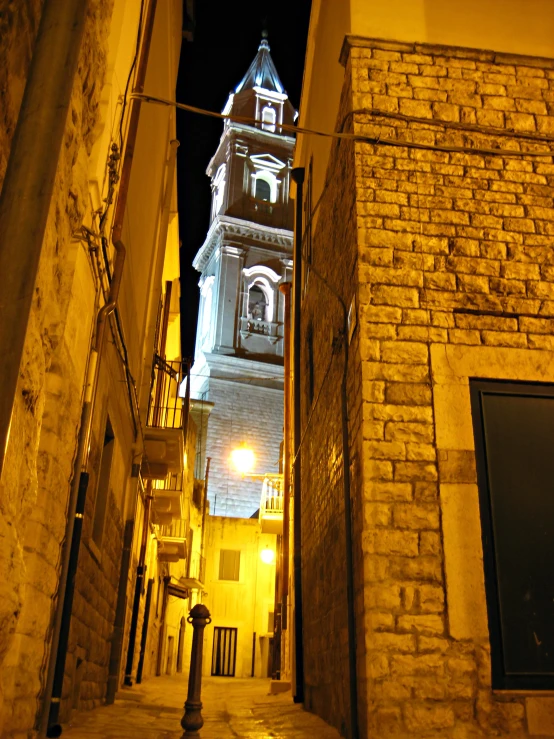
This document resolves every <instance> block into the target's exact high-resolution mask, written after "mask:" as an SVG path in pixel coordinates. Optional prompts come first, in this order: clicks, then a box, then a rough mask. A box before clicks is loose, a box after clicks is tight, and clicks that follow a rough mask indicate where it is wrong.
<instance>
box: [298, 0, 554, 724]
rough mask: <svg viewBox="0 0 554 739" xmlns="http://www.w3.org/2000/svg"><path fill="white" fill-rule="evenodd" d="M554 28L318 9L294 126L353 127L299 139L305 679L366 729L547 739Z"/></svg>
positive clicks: (484, 7) (516, 6)
mask: <svg viewBox="0 0 554 739" xmlns="http://www.w3.org/2000/svg"><path fill="white" fill-rule="evenodd" d="M553 24H554V15H553V11H552V6H551V4H550V3H547V2H541V1H540V0H536V2H531V3H524V2H518V0H514V1H513V2H509V3H502V4H499V3H496V2H494V1H493V0H491V1H490V2H479V3H473V2H464V3H461V2H460V3H458V2H450V3H440V2H434V1H433V0H424V1H423V2H418V3H411V2H403V1H402V0H397V1H396V2H387V3H384V2H383V3H382V2H379V1H376V2H373V3H370V4H368V3H362V2H358V1H357V0H352V1H351V2H349V3H342V4H340V7H339V6H338V4H336V3H333V2H326V1H325V0H319V1H317V2H314V3H313V5H312V19H311V25H310V33H309V39H308V51H307V59H306V70H305V77H304V88H303V96H302V102H301V106H300V125H301V126H305V127H306V128H317V129H319V130H323V131H328V132H329V133H331V132H333V131H335V132H336V133H338V134H342V137H340V138H339V136H335V137H333V136H329V137H328V138H316V137H311V136H309V135H307V134H300V135H299V142H298V145H297V150H296V154H295V165H297V166H300V167H304V168H305V174H306V184H305V187H304V203H305V208H306V210H307V212H308V214H310V216H311V215H312V214H313V211H314V207H315V204H316V203H317V202H318V200H319V198H320V197H321V204H320V205H319V208H318V210H317V213H316V214H315V215H314V220H313V223H312V228H309V229H308V228H305V230H304V243H303V253H304V259H305V261H304V264H303V268H302V276H303V279H304V284H305V290H304V295H303V302H302V304H301V307H300V310H301V312H302V328H301V336H300V337H298V336H296V337H295V348H296V349H297V350H299V351H300V352H301V363H302V372H303V374H302V377H300V378H298V377H297V378H295V381H297V382H300V383H301V388H302V408H301V417H302V428H303V429H305V428H306V424H307V421H308V418H311V423H310V426H309V429H308V430H307V432H306V435H305V439H304V443H303V446H302V450H301V455H302V480H301V489H302V595H303V599H302V602H303V619H304V620H303V641H304V680H303V685H304V697H305V704H306V706H307V707H308V708H309V709H311V710H314V711H316V712H317V713H319V714H320V715H322V716H323V717H324V718H325V719H327V720H328V721H330V722H331V723H333V724H335V725H336V726H337V727H338V728H339V729H341V730H342V731H343V732H344V734H345V735H346V736H349V737H351V736H360V737H367V736H372V737H385V736H387V737H406V736H410V737H417V736H425V737H432V736H436V737H452V738H454V737H489V736H493V735H494V736H513V737H528V736H552V735H554V704H553V699H552V697H551V692H550V691H551V690H552V687H553V685H552V674H553V672H554V662H553V659H554V651H553V649H552V641H551V635H550V633H551V632H550V630H549V628H548V624H549V623H550V622H551V617H552V606H551V602H552V597H553V591H552V579H551V575H550V567H549V565H547V562H549V561H550V558H551V555H552V537H551V532H552V525H553V521H554V517H553V515H552V508H551V503H550V500H551V497H550V493H549V487H548V480H549V479H550V456H551V455H550V454H549V453H548V451H547V450H548V449H549V447H550V445H551V443H552V423H553V410H552V399H551V398H552V387H553V383H554V371H553V368H554V361H553V360H554V355H553V354H552V349H553V346H554V345H553V338H552V335H553V333H554V324H553V322H552V315H554V314H553V312H552V305H553V303H552V299H553V297H554V286H553V283H552V272H551V267H550V264H551V262H552V227H551V223H552V218H553V214H554V209H553V202H554V201H553V198H554V189H553V186H554V182H553V180H552V174H553V172H554V169H553V161H554V160H553V150H552V132H553V131H554V120H553V118H552V112H553V109H552V96H553V94H554V92H553V84H554V80H553V77H554V71H553V70H554V46H553V45H552V37H551V30H552V26H553ZM322 278H323V279H322ZM322 304H325V305H327V306H329V308H328V309H327V310H325V311H322V310H321V306H322ZM345 316H347V318H346V317H345ZM345 344H346V347H347V349H348V356H347V357H346V356H345ZM345 362H347V364H346V369H345ZM345 372H346V381H347V384H346V394H345V396H346V397H344V396H341V392H340V388H341V383H342V380H343V377H344V373H345ZM345 411H346V413H347V418H348V435H347V439H348V442H347V444H346V445H345V443H344V436H343V428H342V425H341V419H343V418H344V412H345ZM345 459H349V464H347V465H346V469H345V464H344V462H345ZM346 478H347V479H346ZM345 483H349V488H348V487H347V486H346V487H345ZM345 490H346V492H345ZM345 495H346V496H347V498H345ZM345 503H348V504H349V505H350V506H351V509H352V513H351V516H348V506H346V511H347V512H346V516H345ZM350 557H351V559H352V569H351V570H350V569H349V567H348V561H349V559H350ZM352 644H353V645H354V649H353V650H352V649H349V645H352ZM356 725H357V726H358V729H356Z"/></svg>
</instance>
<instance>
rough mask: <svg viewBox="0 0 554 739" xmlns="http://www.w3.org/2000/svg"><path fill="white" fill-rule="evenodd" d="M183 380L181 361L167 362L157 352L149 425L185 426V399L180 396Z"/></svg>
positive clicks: (173, 427) (162, 426)
mask: <svg viewBox="0 0 554 739" xmlns="http://www.w3.org/2000/svg"><path fill="white" fill-rule="evenodd" d="M182 381H183V373H182V367H181V362H180V361H175V362H166V361H165V359H162V358H161V357H160V356H158V355H157V354H156V355H155V357H154V365H153V368H152V382H151V385H150V402H149V404H148V416H147V420H146V425H147V426H151V427H152V428H170V429H180V428H183V399H182V398H180V397H179V387H180V384H181V382H182Z"/></svg>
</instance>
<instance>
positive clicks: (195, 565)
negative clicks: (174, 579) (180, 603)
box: [179, 552, 206, 590]
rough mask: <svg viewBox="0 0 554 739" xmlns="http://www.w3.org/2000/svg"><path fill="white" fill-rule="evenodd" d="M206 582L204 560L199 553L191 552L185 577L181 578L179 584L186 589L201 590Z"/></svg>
mask: <svg viewBox="0 0 554 739" xmlns="http://www.w3.org/2000/svg"><path fill="white" fill-rule="evenodd" d="M205 581H206V558H205V557H202V556H201V555H200V552H192V554H191V555H190V559H189V563H188V568H187V576H186V577H182V578H181V579H180V580H179V583H180V584H181V585H183V586H184V587H186V588H191V589H193V590H194V589H195V590H203V589H204V583H205Z"/></svg>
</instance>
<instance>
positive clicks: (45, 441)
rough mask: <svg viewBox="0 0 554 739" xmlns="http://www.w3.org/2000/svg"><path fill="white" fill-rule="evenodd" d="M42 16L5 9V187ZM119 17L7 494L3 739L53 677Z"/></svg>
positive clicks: (86, 109) (71, 125)
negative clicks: (95, 180) (100, 148)
mask: <svg viewBox="0 0 554 739" xmlns="http://www.w3.org/2000/svg"><path fill="white" fill-rule="evenodd" d="M40 6H41V4H40V3H39V2H30V1H29V2H8V1H6V2H3V3H2V7H1V8H0V25H1V35H2V44H1V47H2V49H1V52H0V53H1V55H2V58H1V60H0V61H2V64H0V67H1V72H0V75H1V86H2V90H3V95H2V99H1V102H0V121H1V125H0V176H1V177H3V175H4V172H5V167H6V164H7V160H8V157H9V149H10V145H11V138H12V136H13V132H14V130H15V125H16V122H17V115H18V112H19V105H20V103H21V97H22V94H23V90H24V86H25V79H26V75H27V70H28V66H29V62H30V58H31V55H32V50H33V43H34V38H35V34H36V30H37V28H38V23H39V19H40ZM111 9H112V3H111V2H97V1H94V2H92V3H90V7H89V11H88V16H87V23H86V28H85V35H84V40H83V44H82V48H81V54H80V59H79V67H78V71H77V76H76V79H75V83H74V87H73V95H72V100H71V109H70V112H69V114H68V120H67V126H66V132H65V135H64V140H63V144H62V150H61V156H60V160H59V164H58V171H57V174H56V181H55V187H54V196H53V200H52V204H51V208H50V214H49V217H48V223H47V229H46V234H45V239H44V245H43V252H42V257H41V263H40V267H39V273H38V278H37V283H36V288H35V300H34V304H33V309H32V313H31V317H30V323H29V328H28V332H27V339H26V343H25V349H24V356H23V361H22V365H21V369H20V380H19V389H18V392H17V397H16V404H15V408H14V415H13V418H12V426H11V433H10V444H9V447H8V454H7V457H6V464H5V474H4V476H3V480H2V489H1V490H0V541H1V545H0V555H1V556H0V663H2V683H1V688H0V716H1V717H2V719H1V721H0V723H2V727H3V728H1V730H2V735H3V736H11V735H12V733H14V732H15V733H17V731H23V730H30V729H31V728H32V726H33V723H34V720H35V713H36V710H37V707H38V700H37V699H38V698H39V696H40V693H41V689H42V687H43V684H44V678H45V667H46V660H47V645H48V635H49V628H50V618H51V606H52V599H53V597H54V596H55V593H56V587H57V572H58V566H59V551H60V550H59V546H60V543H61V541H62V538H63V535H64V525H65V509H66V505H67V495H68V492H69V480H70V477H71V474H72V458H73V455H74V450H75V441H76V432H77V426H78V423H79V415H80V400H81V390H82V386H83V375H84V359H85V358H86V354H87V351H88V346H89V340H90V331H91V323H89V322H88V321H87V320H83V317H84V316H90V317H91V318H92V307H93V304H94V290H93V288H92V280H91V277H90V271H89V272H88V274H87V270H88V264H87V259H86V257H84V260H83V256H82V254H81V252H80V250H81V247H80V246H77V245H76V244H75V243H72V242H71V239H72V234H73V232H74V231H75V229H76V228H77V227H78V226H79V225H80V224H81V222H82V219H83V216H84V213H85V211H86V208H87V206H88V192H87V177H86V167H85V166H84V165H85V163H86V161H87V157H88V155H89V154H90V151H91V147H92V144H93V141H94V138H95V134H96V132H95V126H96V124H97V121H98V105H99V95H100V90H101V87H102V82H103V79H104V71H105V55H106V47H107V39H108V35H109V33H108V32H109V22H110V16H111ZM44 306H48V309H47V310H45V308H44ZM77 316H78V317H79V320H77ZM2 703H3V704H4V707H3V709H2V708H1V705H2Z"/></svg>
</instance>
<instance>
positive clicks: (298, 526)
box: [291, 167, 304, 703]
mask: <svg viewBox="0 0 554 739" xmlns="http://www.w3.org/2000/svg"><path fill="white" fill-rule="evenodd" d="M291 176H292V179H293V180H294V181H295V182H296V198H295V206H296V208H295V210H296V213H295V224H294V260H293V280H292V288H293V341H294V344H293V393H294V397H293V449H294V455H295V456H294V467H293V491H294V501H293V506H294V643H295V686H294V702H295V703H303V702H304V643H303V638H302V629H303V619H302V520H301V516H302V501H301V497H300V495H301V454H300V438H301V425H300V420H301V419H300V397H301V395H300V393H301V388H300V372H301V368H300V335H301V334H300V330H301V320H300V319H301V307H302V207H303V202H302V186H303V183H304V168H303V167H297V168H295V169H293V170H292V172H291Z"/></svg>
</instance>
